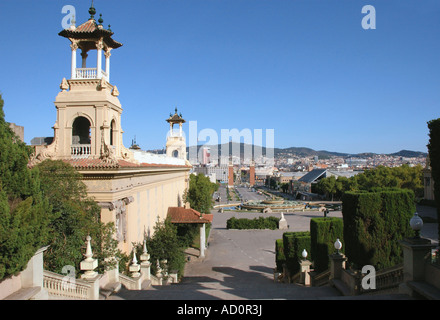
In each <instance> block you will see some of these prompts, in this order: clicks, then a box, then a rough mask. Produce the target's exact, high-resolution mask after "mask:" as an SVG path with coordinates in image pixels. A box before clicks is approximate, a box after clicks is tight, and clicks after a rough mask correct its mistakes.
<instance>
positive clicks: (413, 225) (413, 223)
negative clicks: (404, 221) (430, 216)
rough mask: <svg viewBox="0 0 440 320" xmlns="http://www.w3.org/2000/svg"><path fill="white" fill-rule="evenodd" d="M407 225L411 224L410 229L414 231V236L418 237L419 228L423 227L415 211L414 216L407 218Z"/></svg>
mask: <svg viewBox="0 0 440 320" xmlns="http://www.w3.org/2000/svg"><path fill="white" fill-rule="evenodd" d="M409 225H410V226H411V229H413V230H414V231H415V232H416V237H417V238H418V237H420V230H422V227H423V220H422V218H420V217H419V214H418V213H417V212H416V213H414V216H413V217H412V218H411V220H409Z"/></svg>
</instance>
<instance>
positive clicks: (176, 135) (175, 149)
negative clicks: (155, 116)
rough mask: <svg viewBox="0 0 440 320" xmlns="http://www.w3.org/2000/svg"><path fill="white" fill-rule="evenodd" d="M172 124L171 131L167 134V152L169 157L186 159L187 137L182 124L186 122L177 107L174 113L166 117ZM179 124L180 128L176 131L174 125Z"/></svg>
mask: <svg viewBox="0 0 440 320" xmlns="http://www.w3.org/2000/svg"><path fill="white" fill-rule="evenodd" d="M166 121H167V122H168V123H169V124H170V131H169V134H168V136H167V144H166V152H167V156H168V157H174V158H179V159H184V160H186V139H185V136H184V134H183V131H182V125H183V124H184V123H185V122H186V121H185V120H184V119H183V118H182V114H181V113H180V114H177V108H176V109H175V112H174V114H171V113H170V117H169V118H168V119H166ZM175 124H178V125H179V130H178V131H177V130H176V131H174V125H175Z"/></svg>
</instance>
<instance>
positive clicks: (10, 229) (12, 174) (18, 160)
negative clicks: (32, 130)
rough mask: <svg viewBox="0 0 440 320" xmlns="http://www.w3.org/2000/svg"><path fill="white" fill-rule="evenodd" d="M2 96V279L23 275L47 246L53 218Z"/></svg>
mask: <svg viewBox="0 0 440 320" xmlns="http://www.w3.org/2000/svg"><path fill="white" fill-rule="evenodd" d="M3 104H4V102H3V99H2V97H1V95H0V279H3V278H5V277H8V276H10V275H14V274H17V273H18V272H20V271H22V270H23V269H24V268H25V267H26V265H27V263H28V261H29V260H30V258H32V256H33V255H34V254H35V252H36V251H37V250H38V249H39V248H40V247H42V246H44V245H46V244H47V240H48V236H49V228H48V224H49V222H50V221H51V219H52V217H51V215H50V212H51V210H50V206H49V202H48V201H47V199H46V198H45V197H44V196H43V194H42V193H41V191H40V178H39V175H38V173H36V172H32V171H31V170H29V169H28V167H27V165H28V162H29V155H30V152H31V150H30V148H29V147H27V146H26V145H25V144H24V143H23V142H22V141H20V139H19V138H18V137H17V136H16V135H15V134H14V132H13V131H12V130H11V129H10V128H9V124H8V123H7V122H6V121H5V118H4V112H3Z"/></svg>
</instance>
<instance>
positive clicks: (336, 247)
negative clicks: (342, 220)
mask: <svg viewBox="0 0 440 320" xmlns="http://www.w3.org/2000/svg"><path fill="white" fill-rule="evenodd" d="M334 246H335V249H336V254H340V253H339V250H341V248H342V243H341V241H339V238H338V239H336V241H335V243H334Z"/></svg>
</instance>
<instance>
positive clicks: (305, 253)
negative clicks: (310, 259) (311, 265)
mask: <svg viewBox="0 0 440 320" xmlns="http://www.w3.org/2000/svg"><path fill="white" fill-rule="evenodd" d="M301 255H302V257H303V258H304V259H305V258H307V251H306V249H304V250H303V252H302V253H301Z"/></svg>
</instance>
